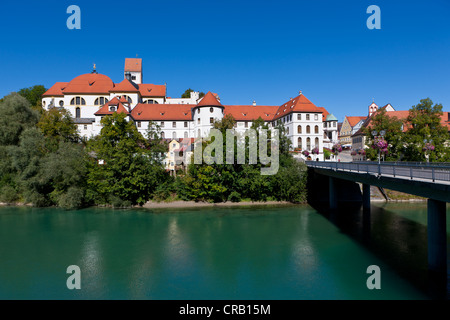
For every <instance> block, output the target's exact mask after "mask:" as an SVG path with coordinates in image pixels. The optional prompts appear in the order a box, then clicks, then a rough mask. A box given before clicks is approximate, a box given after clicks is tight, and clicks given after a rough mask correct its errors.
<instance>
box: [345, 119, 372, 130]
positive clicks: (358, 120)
mask: <svg viewBox="0 0 450 320" xmlns="http://www.w3.org/2000/svg"><path fill="white" fill-rule="evenodd" d="M346 118H347V121H348V123H349V124H350V126H351V127H352V128H353V127H354V126H356V124H357V123H358V122H360V121H361V120H365V119H367V117H346Z"/></svg>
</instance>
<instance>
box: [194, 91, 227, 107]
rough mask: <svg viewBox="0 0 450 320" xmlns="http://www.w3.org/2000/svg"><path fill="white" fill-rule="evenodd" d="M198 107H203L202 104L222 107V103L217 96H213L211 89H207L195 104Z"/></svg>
mask: <svg viewBox="0 0 450 320" xmlns="http://www.w3.org/2000/svg"><path fill="white" fill-rule="evenodd" d="M197 106H198V107H204V106H208V107H209V106H216V107H223V106H222V104H221V103H220V102H219V101H218V100H217V98H216V97H215V96H214V94H212V93H211V91H208V93H207V94H205V96H204V97H203V99H202V100H201V101H200V102H199V103H198V104H197Z"/></svg>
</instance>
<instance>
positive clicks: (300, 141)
mask: <svg viewBox="0 0 450 320" xmlns="http://www.w3.org/2000/svg"><path fill="white" fill-rule="evenodd" d="M297 146H298V147H299V148H300V149H301V148H302V138H298V139H297Z"/></svg>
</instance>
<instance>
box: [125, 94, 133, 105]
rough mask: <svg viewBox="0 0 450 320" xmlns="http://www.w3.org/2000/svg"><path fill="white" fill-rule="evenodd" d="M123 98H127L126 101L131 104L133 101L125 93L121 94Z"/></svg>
mask: <svg viewBox="0 0 450 320" xmlns="http://www.w3.org/2000/svg"><path fill="white" fill-rule="evenodd" d="M123 97H124V98H125V99H127V100H128V102H129V103H130V104H132V103H133V100H131V98H130V97H129V96H127V95H124V96H123Z"/></svg>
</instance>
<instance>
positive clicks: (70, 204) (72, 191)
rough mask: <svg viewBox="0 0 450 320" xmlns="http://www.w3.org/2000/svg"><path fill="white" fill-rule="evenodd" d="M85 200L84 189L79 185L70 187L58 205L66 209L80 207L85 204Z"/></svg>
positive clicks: (60, 198)
mask: <svg viewBox="0 0 450 320" xmlns="http://www.w3.org/2000/svg"><path fill="white" fill-rule="evenodd" d="M83 200H84V192H83V190H82V189H80V188H77V187H70V188H69V189H68V190H67V192H66V193H64V194H62V195H61V196H60V197H59V199H58V206H59V207H61V208H63V209H66V210H69V209H78V208H81V206H82V205H83Z"/></svg>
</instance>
